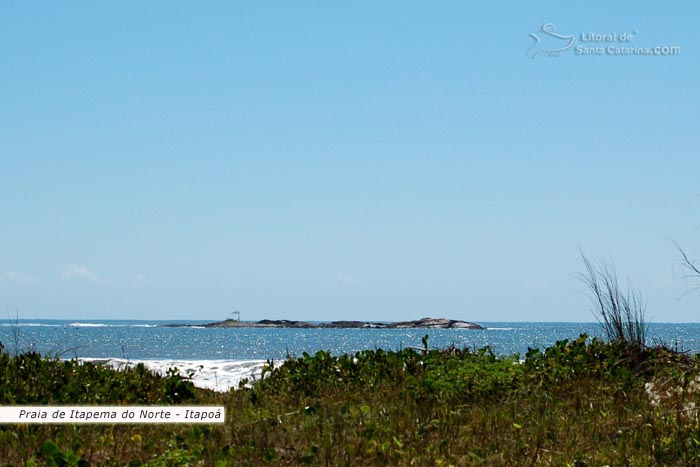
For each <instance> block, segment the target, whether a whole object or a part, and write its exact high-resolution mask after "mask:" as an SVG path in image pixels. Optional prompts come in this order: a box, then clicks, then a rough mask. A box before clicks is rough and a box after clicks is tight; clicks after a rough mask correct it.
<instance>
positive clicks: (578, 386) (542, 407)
mask: <svg viewBox="0 0 700 467" xmlns="http://www.w3.org/2000/svg"><path fill="white" fill-rule="evenodd" d="M427 340H428V339H427V338H426V339H424V347H425V350H424V351H420V350H415V349H407V350H402V351H398V352H386V351H383V350H374V351H364V352H360V353H357V354H355V355H341V356H333V355H330V354H329V353H327V352H318V353H316V354H315V355H306V354H304V355H303V356H301V357H300V358H298V359H289V360H287V361H286V362H284V364H283V365H273V364H272V362H270V365H269V366H268V367H267V368H266V369H265V376H264V378H263V379H262V380H260V381H258V382H256V383H255V384H253V385H252V388H247V389H246V388H243V389H239V390H236V391H231V392H230V393H226V394H220V393H214V392H211V391H206V390H200V389H196V388H194V387H193V386H192V385H191V384H190V383H189V382H186V381H183V379H182V378H181V377H180V376H179V375H178V374H177V372H175V371H171V372H170V373H169V374H168V375H167V376H164V377H160V376H156V375H153V374H151V373H149V372H147V371H146V370H145V369H144V368H143V367H137V368H135V369H129V370H123V371H114V370H110V369H107V368H103V367H101V366H99V365H93V364H90V363H83V364H80V363H78V362H76V361H60V360H54V359H45V358H42V357H40V356H39V355H37V354H34V353H25V354H22V355H17V356H10V355H8V354H7V353H5V352H2V353H1V354H0V401H1V402H2V403H3V404H68V403H70V404H93V403H94V404H103V405H108V404H136V403H138V404H177V403H187V404H188V405H189V404H193V405H194V404H208V405H219V404H221V405H224V406H225V407H226V410H227V421H226V423H225V424H223V425H207V426H194V425H114V426H110V425H104V426H103V425H48V426H44V425H29V424H27V425H22V424H19V425H17V424H15V425H0V465H47V466H54V465H55V466H63V465H82V466H84V465H129V466H137V465H152V466H171V465H215V466H225V465H353V466H356V465H443V466H448V465H483V466H494V465H511V466H524V465H556V466H578V467H581V466H602V465H611V466H612V465H634V466H647V465H669V466H671V465H679V466H680V465H697V464H700V423H698V418H697V411H696V407H698V408H700V376H698V375H700V360H698V359H697V358H692V357H689V356H687V355H684V354H680V353H676V352H673V351H671V350H669V349H667V348H664V347H656V348H644V349H642V350H640V351H639V352H638V353H635V354H634V356H633V358H632V356H631V355H630V352H629V348H628V346H626V345H624V344H623V343H622V344H621V343H619V342H614V341H613V342H604V341H601V340H596V339H593V340H591V339H589V338H587V336H585V335H582V336H580V337H579V338H577V339H575V340H571V341H567V340H563V341H560V342H557V343H556V345H554V346H552V347H550V348H547V349H544V350H538V349H531V350H530V351H529V352H528V353H527V355H525V356H524V357H523V359H522V360H521V359H520V358H519V357H518V356H513V357H508V358H503V357H497V356H496V355H494V353H493V352H492V350H491V349H490V348H488V347H487V348H483V349H479V350H473V351H470V350H460V349H446V350H428V345H427V344H428V342H427Z"/></svg>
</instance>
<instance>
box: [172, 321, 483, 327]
mask: <svg viewBox="0 0 700 467" xmlns="http://www.w3.org/2000/svg"><path fill="white" fill-rule="evenodd" d="M171 326H172V325H171ZM202 326H203V327H205V328H298V329H353V328H357V329H364V328H372V329H375V328H376V329H409V328H419V329H486V328H485V327H483V326H481V325H479V324H476V323H470V322H469V321H460V320H456V319H446V318H421V319H417V320H414V321H399V322H393V323H375V322H368V321H331V322H327V323H325V322H324V323H310V322H308V321H291V320H287V319H263V320H260V321H239V320H235V319H227V320H225V321H218V322H215V323H207V324H203V325H202Z"/></svg>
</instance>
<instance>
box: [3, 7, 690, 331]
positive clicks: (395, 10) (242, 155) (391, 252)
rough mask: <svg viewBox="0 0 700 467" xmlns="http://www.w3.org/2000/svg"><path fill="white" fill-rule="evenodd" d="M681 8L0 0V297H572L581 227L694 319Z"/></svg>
mask: <svg viewBox="0 0 700 467" xmlns="http://www.w3.org/2000/svg"><path fill="white" fill-rule="evenodd" d="M698 10H700V6H698V5H695V4H687V3H686V4H683V5H681V4H680V3H673V4H662V3H658V4H652V3H641V4H640V3H638V2H635V3H632V2H616V3H615V4H609V3H608V2H588V3H586V4H585V5H584V4H581V5H573V4H570V3H569V4H563V3H561V2H537V4H536V5H535V4H532V2H528V3H525V2H498V3H493V4H486V3H480V4H476V3H473V4H472V3H467V2H439V4H435V2H344V3H342V4H341V3H340V2H296V3H294V4H293V5H292V4H290V3H283V2H264V3H263V2H246V3H244V2H207V3H206V4H204V5H194V4H192V3H190V2H148V3H147V4H144V3H143V2H118V3H112V4H105V3H95V2H70V3H62V4H58V3H56V2H32V3H31V4H30V3H27V2H14V3H8V4H4V5H3V6H2V14H0V57H2V60H1V61H0V63H1V68H0V174H1V182H0V212H1V213H2V221H1V222H0V242H1V244H2V245H3V248H2V250H0V251H1V253H0V307H2V308H4V310H0V311H3V312H4V313H5V314H7V315H8V316H10V317H14V316H15V312H16V311H17V312H18V313H19V316H20V317H26V318H68V319H72V318H83V319H89V318H92V319H116V318H124V319H138V318H143V319H166V320H167V319H219V318H226V317H229V316H230V314H231V312H232V311H234V310H240V311H241V316H242V318H243V319H262V318H297V319H308V320H330V319H374V320H399V319H413V318H419V317H422V316H444V317H450V318H457V319H466V320H473V321H593V320H595V318H594V316H593V315H592V314H591V311H590V306H589V302H588V300H587V297H586V295H585V293H584V291H583V287H582V285H581V284H580V283H579V282H578V281H577V280H576V277H575V275H576V272H578V271H581V270H582V261H581V258H580V256H579V249H580V250H582V251H584V252H585V253H586V254H588V255H590V256H591V257H595V258H598V257H599V258H602V259H605V260H608V261H611V262H614V264H615V266H616V268H617V271H618V273H619V275H620V278H621V279H622V280H626V279H629V280H630V281H631V283H632V284H633V285H634V286H635V287H638V288H639V289H640V291H641V293H642V296H643V297H644V300H645V302H646V303H647V306H648V308H647V312H648V316H649V317H650V318H651V319H653V320H654V321H660V322H664V321H681V322H683V321H697V320H698V318H699V316H700V315H699V314H698V312H699V311H700V294H699V293H690V294H688V295H686V296H685V297H683V298H681V299H679V297H680V296H681V295H682V294H683V292H685V291H686V284H685V283H684V282H683V281H682V280H680V279H679V277H678V276H679V275H680V270H679V269H678V257H679V255H678V253H677V252H676V251H675V249H674V247H673V245H672V243H670V242H669V240H668V238H667V237H671V238H673V239H675V240H677V241H678V242H679V243H681V244H682V245H684V246H685V247H686V248H687V250H688V252H689V253H690V254H691V256H693V257H700V232H699V231H698V225H700V200H695V201H692V200H693V198H694V197H695V196H696V195H698V194H700V184H699V183H698V181H699V180H700V179H699V178H698V174H700V157H699V156H700V144H699V143H700V141H699V140H700V132H698V130H697V129H698V124H699V123H700V110H698V109H699V107H698V97H700V92H699V91H700V90H699V89H698V88H699V86H700V84H699V83H700V82H699V81H698V79H697V76H698V72H699V71H700V62H699V58H700V55H699V54H698V45H699V44H698V42H699V40H698V35H697V32H696V31H697V27H696V21H695V18H697V17H698V15H699V13H700V11H698ZM545 23H552V24H554V25H556V32H557V33H559V34H562V35H571V36H574V37H576V38H577V39H578V43H577V45H589V44H585V43H584V42H582V40H581V34H582V33H613V32H614V33H617V34H618V35H619V34H622V33H625V34H628V33H629V34H631V35H632V36H633V40H632V41H631V42H630V43H629V44H628V45H631V46H636V47H653V46H679V47H680V54H678V55H674V56H615V55H594V56H591V55H587V56H583V55H580V54H576V53H575V51H574V50H568V51H567V52H566V53H563V54H561V56H556V57H550V56H546V55H544V56H538V57H536V58H534V59H530V58H528V57H527V56H526V52H527V50H528V48H529V47H530V46H531V45H532V44H533V43H534V40H533V39H532V38H531V37H530V36H529V35H528V34H530V33H537V34H541V27H542V25H543V24H545ZM544 43H545V42H544V41H543V44H544ZM604 45H605V46H607V45H608V44H604Z"/></svg>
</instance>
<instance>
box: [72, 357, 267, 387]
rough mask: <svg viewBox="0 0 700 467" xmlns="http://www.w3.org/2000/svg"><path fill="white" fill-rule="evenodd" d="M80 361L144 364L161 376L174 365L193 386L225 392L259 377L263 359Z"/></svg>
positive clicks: (110, 364)
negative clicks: (244, 380) (244, 381)
mask: <svg viewBox="0 0 700 467" xmlns="http://www.w3.org/2000/svg"><path fill="white" fill-rule="evenodd" d="M79 360H81V361H89V362H94V363H100V364H103V365H106V366H108V367H111V368H115V369H122V368H126V367H134V366H136V365H137V364H139V363H143V364H144V365H145V366H146V368H148V369H149V370H151V371H154V372H156V373H159V374H161V375H165V374H166V372H167V371H168V369H170V368H177V369H178V370H180V375H182V376H184V377H189V379H190V380H191V381H192V384H194V385H195V386H196V387H199V388H204V389H211V390H214V391H219V392H226V391H228V390H230V389H238V387H239V383H240V382H241V380H243V379H244V378H247V379H249V380H253V379H259V378H260V375H261V374H262V369H263V366H264V365H265V363H266V361H265V360H125V359H122V358H81V359H79Z"/></svg>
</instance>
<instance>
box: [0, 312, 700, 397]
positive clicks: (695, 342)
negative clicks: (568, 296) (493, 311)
mask: <svg viewBox="0 0 700 467" xmlns="http://www.w3.org/2000/svg"><path fill="white" fill-rule="evenodd" d="M204 323H205V321H167V322H166V321H133V320H128V321H127V320H79V321H78V320H32V319H19V320H0V342H2V344H3V345H4V347H5V350H6V351H9V352H10V353H14V352H18V351H20V352H21V351H25V350H35V351H37V352H39V353H41V354H44V355H47V356H51V357H58V358H66V359H71V358H76V359H81V360H86V361H88V360H89V361H99V362H102V363H104V364H106V365H110V366H113V367H117V368H118V367H122V366H126V365H134V364H136V363H139V362H142V363H144V364H145V365H146V366H147V367H148V368H150V369H152V370H154V371H158V372H161V373H162V372H165V371H166V370H167V369H168V368H172V367H175V368H179V369H180V371H181V374H183V375H187V374H191V375H192V381H193V383H194V384H195V385H196V386H199V387H205V388H210V389H214V390H218V391H227V390H229V389H230V388H236V387H238V384H239V382H240V381H241V379H242V378H248V379H254V378H255V377H257V376H259V375H260V372H261V370H262V367H263V365H264V364H266V362H267V361H268V360H272V361H275V362H281V361H282V360H284V359H285V358H287V357H288V356H292V357H299V356H301V355H302V354H303V353H304V352H306V353H309V354H313V353H315V352H317V351H319V350H327V351H330V352H332V353H333V354H335V355H339V354H343V353H354V352H357V351H361V350H367V349H370V350H372V349H379V348H381V349H384V350H398V349H401V348H406V347H422V343H421V339H422V338H423V336H425V335H426V334H427V335H428V336H429V338H428V346H429V347H431V348H446V347H450V346H455V347H457V348H470V349H474V348H481V347H484V346H487V345H489V346H491V347H492V348H493V349H494V351H495V352H496V353H497V354H500V355H513V354H520V355H524V354H525V353H526V352H527V349H528V347H539V348H541V349H544V348H545V347H547V346H549V345H552V344H554V343H555V342H556V341H558V340H561V339H574V338H576V337H578V336H579V335H580V334H582V333H587V334H588V335H589V336H600V335H601V327H600V325H599V324H598V323H534V322H480V323H479V324H481V325H483V326H485V327H486V329H485V330H469V329H253V328H204V327H202V324H204ZM165 324H179V325H182V326H180V327H167V326H164V325H165ZM648 337H649V343H654V342H663V343H665V344H666V345H669V346H671V347H673V348H676V349H678V350H681V351H687V352H692V353H700V323H683V324H678V323H651V324H650V325H649V333H648Z"/></svg>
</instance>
